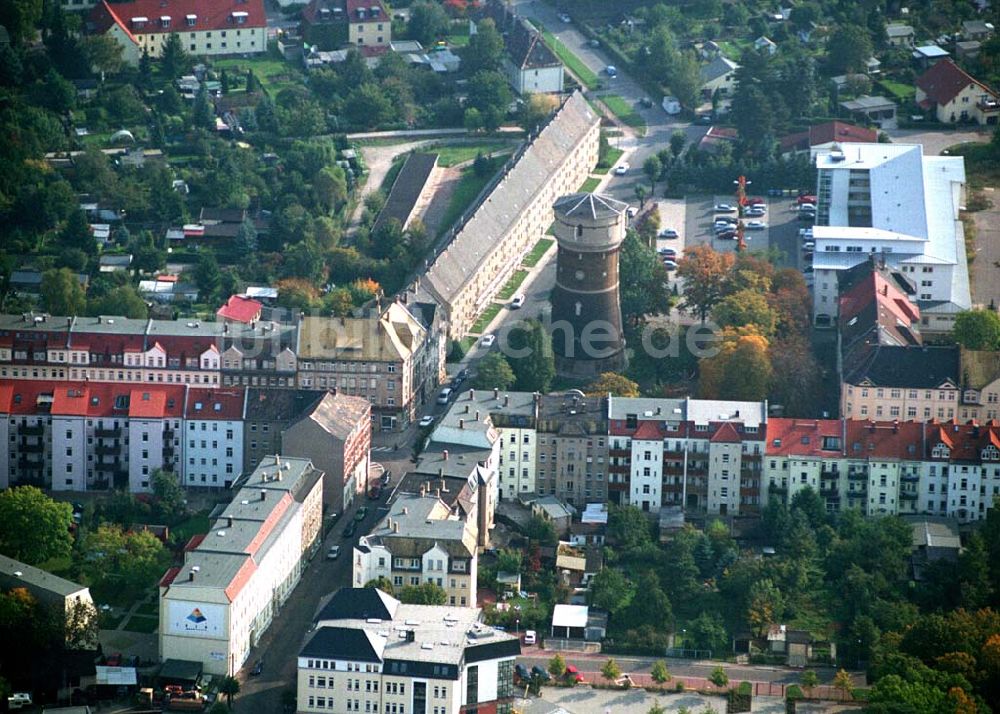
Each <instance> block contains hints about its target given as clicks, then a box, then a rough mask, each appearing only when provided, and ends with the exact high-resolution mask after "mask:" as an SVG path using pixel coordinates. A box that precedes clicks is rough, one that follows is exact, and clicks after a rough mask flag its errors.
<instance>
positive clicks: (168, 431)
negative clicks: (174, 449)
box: [163, 427, 177, 441]
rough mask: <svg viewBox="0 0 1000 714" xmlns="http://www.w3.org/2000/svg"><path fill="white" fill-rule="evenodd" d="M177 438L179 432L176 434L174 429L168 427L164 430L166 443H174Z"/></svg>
mask: <svg viewBox="0 0 1000 714" xmlns="http://www.w3.org/2000/svg"><path fill="white" fill-rule="evenodd" d="M175 436H177V432H175V431H174V430H173V429H172V428H170V427H167V428H166V429H164V430H163V440H164V441H173V440H174V437H175Z"/></svg>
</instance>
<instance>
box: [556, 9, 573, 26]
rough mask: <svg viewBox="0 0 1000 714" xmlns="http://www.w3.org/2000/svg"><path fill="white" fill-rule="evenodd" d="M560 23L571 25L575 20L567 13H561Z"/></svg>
mask: <svg viewBox="0 0 1000 714" xmlns="http://www.w3.org/2000/svg"><path fill="white" fill-rule="evenodd" d="M559 21H560V22H565V23H566V24H569V23H571V22H573V19H572V18H571V17H570V16H569V15H567V14H566V13H565V12H561V13H559Z"/></svg>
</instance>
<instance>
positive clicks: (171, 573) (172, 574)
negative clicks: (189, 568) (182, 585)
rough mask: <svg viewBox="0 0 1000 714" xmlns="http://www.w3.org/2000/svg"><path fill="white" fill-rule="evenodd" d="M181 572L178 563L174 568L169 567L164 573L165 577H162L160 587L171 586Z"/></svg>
mask: <svg viewBox="0 0 1000 714" xmlns="http://www.w3.org/2000/svg"><path fill="white" fill-rule="evenodd" d="M180 572H181V569H180V568H178V567H177V566H176V565H175V566H173V567H172V568H168V569H167V572H165V573H164V574H163V577H162V578H160V587H161V588H165V587H167V586H169V585H170V584H171V583H172V582H174V578H176V577H177V574H178V573H180Z"/></svg>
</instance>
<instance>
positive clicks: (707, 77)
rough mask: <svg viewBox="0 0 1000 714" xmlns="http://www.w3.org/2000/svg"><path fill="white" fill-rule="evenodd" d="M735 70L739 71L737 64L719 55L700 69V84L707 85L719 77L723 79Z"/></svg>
mask: <svg viewBox="0 0 1000 714" xmlns="http://www.w3.org/2000/svg"><path fill="white" fill-rule="evenodd" d="M735 69H739V65H738V64H736V63H735V62H733V61H732V60H731V59H729V58H728V57H724V56H723V55H719V56H718V57H716V58H715V59H714V60H712V61H711V62H709V63H708V64H706V65H705V66H704V67H702V68H701V83H702V84H707V83H708V82H712V81H715V80H716V79H719V78H720V77H725V76H726V75H727V74H729V73H730V72H732V71H733V70H735Z"/></svg>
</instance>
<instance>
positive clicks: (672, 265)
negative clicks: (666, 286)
mask: <svg viewBox="0 0 1000 714" xmlns="http://www.w3.org/2000/svg"><path fill="white" fill-rule="evenodd" d="M663 267H664V268H666V269H667V270H669V271H673V270H677V261H675V260H670V259H664V261H663Z"/></svg>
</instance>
